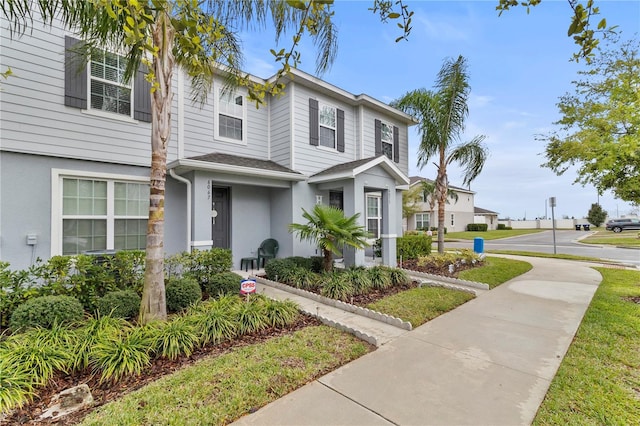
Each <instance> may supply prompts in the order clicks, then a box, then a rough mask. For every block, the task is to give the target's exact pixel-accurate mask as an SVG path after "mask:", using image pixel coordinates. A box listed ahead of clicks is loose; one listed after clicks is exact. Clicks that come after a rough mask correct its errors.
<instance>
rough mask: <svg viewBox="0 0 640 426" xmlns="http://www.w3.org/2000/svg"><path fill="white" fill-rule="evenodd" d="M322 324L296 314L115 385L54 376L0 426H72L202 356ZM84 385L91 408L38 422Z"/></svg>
mask: <svg viewBox="0 0 640 426" xmlns="http://www.w3.org/2000/svg"><path fill="white" fill-rule="evenodd" d="M320 324H322V323H321V322H320V321H319V320H317V319H316V318H314V317H311V316H309V315H300V317H299V319H298V321H296V322H295V323H294V324H292V325H290V326H289V327H286V328H283V329H273V328H272V329H267V330H265V331H263V332H260V333H254V334H250V335H244V336H240V337H238V338H237V339H235V340H233V341H228V342H223V343H220V344H218V345H210V346H207V347H205V348H202V349H199V350H197V351H196V352H195V353H193V354H192V355H191V356H189V357H182V358H180V359H177V360H174V361H171V360H169V359H164V358H159V359H155V360H154V361H152V364H151V365H150V366H149V367H148V368H147V370H146V371H145V372H144V373H143V374H142V375H140V376H129V377H126V378H124V379H122V380H120V381H118V382H117V383H115V384H112V383H103V384H100V383H99V381H100V376H99V375H94V374H91V373H90V372H84V373H78V374H75V375H65V374H62V373H60V374H58V375H56V376H55V377H54V378H53V379H52V380H51V381H50V382H49V384H48V385H47V386H46V387H44V388H41V389H40V390H39V391H38V393H37V396H36V397H35V398H34V400H33V402H31V403H29V404H27V405H25V406H23V407H22V408H21V409H17V410H15V411H13V412H12V413H11V415H10V416H8V417H7V418H5V419H3V420H2V421H0V424H2V425H16V424H20V425H72V424H76V423H78V422H80V421H82V419H83V418H84V417H85V416H86V415H87V414H89V413H90V412H91V411H92V410H95V409H96V407H100V406H101V405H104V404H106V403H107V402H110V401H113V400H115V399H117V398H120V397H122V396H123V395H125V394H127V393H129V392H132V391H134V390H136V389H139V388H141V387H143V386H145V385H147V384H149V383H151V382H153V381H154V380H157V379H159V378H160V377H162V376H165V375H167V374H171V373H173V372H174V371H176V370H178V369H180V368H183V367H186V366H188V365H191V364H193V363H194V362H196V361H197V360H199V359H201V358H204V357H211V356H220V355H223V354H225V353H228V352H230V351H231V350H232V349H235V348H239V347H242V346H247V345H253V344H256V343H261V342H264V341H266V340H269V339H271V338H273V337H279V336H284V335H287V334H291V333H293V332H294V331H296V330H300V329H302V328H305V327H308V326H312V325H320ZM84 383H86V384H87V385H88V386H89V389H90V390H91V394H92V395H93V399H94V405H93V406H92V407H90V408H87V409H86V410H83V411H78V412H75V413H73V414H70V415H68V416H66V417H64V418H61V419H58V420H51V419H49V420H42V421H39V420H38V416H40V415H41V414H42V413H43V412H44V411H46V410H47V407H48V406H49V403H50V402H51V398H52V397H53V396H54V395H56V394H58V393H60V392H62V391H63V390H65V389H68V388H71V387H74V386H78V385H81V384H84Z"/></svg>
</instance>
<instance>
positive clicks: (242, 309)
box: [235, 296, 269, 334]
mask: <svg viewBox="0 0 640 426" xmlns="http://www.w3.org/2000/svg"><path fill="white" fill-rule="evenodd" d="M235 322H236V323H237V324H238V330H239V331H240V334H249V333H253V332H256V331H260V330H264V329H265V328H267V327H268V325H269V321H268V318H267V313H266V310H265V307H264V304H263V303H262V298H261V296H247V297H246V299H245V300H244V302H243V303H240V304H239V305H237V306H236V308H235Z"/></svg>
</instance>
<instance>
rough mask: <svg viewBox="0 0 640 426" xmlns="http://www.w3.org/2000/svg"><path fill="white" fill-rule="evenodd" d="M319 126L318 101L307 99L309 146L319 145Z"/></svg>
mask: <svg viewBox="0 0 640 426" xmlns="http://www.w3.org/2000/svg"><path fill="white" fill-rule="evenodd" d="M319 132H320V124H319V117H318V101H317V100H315V99H312V98H309V145H313V146H318V145H319V144H320V135H319Z"/></svg>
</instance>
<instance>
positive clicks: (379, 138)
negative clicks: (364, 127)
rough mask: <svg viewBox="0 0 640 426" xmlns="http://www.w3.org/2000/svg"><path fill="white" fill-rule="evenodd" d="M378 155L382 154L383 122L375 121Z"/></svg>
mask: <svg viewBox="0 0 640 426" xmlns="http://www.w3.org/2000/svg"><path fill="white" fill-rule="evenodd" d="M375 137H376V155H380V154H382V122H381V121H380V120H376V121H375Z"/></svg>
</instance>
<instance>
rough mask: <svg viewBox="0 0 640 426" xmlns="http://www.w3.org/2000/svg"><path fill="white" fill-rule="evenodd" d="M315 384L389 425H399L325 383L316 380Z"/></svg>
mask: <svg viewBox="0 0 640 426" xmlns="http://www.w3.org/2000/svg"><path fill="white" fill-rule="evenodd" d="M317 382H318V383H320V384H321V385H322V386H324V387H325V388H327V389H329V390H330V391H333V392H335V393H337V394H338V395H341V396H343V397H344V398H346V399H348V400H349V401H351V402H353V403H354V404H356V405H359V406H360V407H362V408H364V409H365V410H367V411H369V412H370V413H373V414H375V415H376V416H378V417H380V418H382V419H384V420H386V421H388V422H389V423H391V424H392V425H396V426H400V424H399V423H396V422H394V421H393V420H391V419H388V418H386V417H385V416H383V415H382V414H380V413H378V412H377V411H374V410H372V409H371V408H369V407H367V406H365V405H363V404H361V403H359V402H358V401H356V400H355V399H353V398H350V397H349V396H347V395H345V394H343V393H342V392H340V391H339V390H337V389H335V388H333V387H331V386H329V385H328V384H326V383H322V382H321V381H320V380H317Z"/></svg>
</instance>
